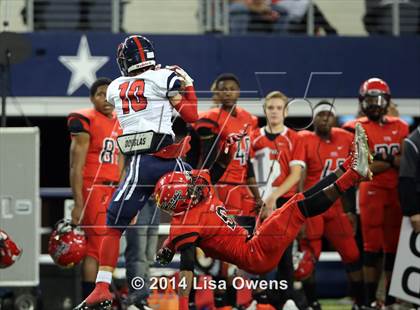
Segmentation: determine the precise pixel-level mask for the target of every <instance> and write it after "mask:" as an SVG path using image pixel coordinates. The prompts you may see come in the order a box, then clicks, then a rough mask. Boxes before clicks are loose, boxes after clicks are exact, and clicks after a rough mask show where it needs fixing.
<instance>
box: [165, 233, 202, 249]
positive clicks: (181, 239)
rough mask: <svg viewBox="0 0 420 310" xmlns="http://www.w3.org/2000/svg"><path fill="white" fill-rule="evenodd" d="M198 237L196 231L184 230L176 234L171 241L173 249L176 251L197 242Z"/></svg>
mask: <svg viewBox="0 0 420 310" xmlns="http://www.w3.org/2000/svg"><path fill="white" fill-rule="evenodd" d="M198 237H199V234H198V232H196V231H190V232H184V233H182V234H178V235H177V236H176V237H175V238H173V239H172V240H171V241H172V244H173V246H174V249H175V250H176V251H180V250H182V249H183V248H184V247H185V246H187V245H194V244H195V243H196V242H197V239H198Z"/></svg>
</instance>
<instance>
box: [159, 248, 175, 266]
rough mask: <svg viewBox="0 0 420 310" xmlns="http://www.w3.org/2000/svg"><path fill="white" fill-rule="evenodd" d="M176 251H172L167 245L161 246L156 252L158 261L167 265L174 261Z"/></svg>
mask: <svg viewBox="0 0 420 310" xmlns="http://www.w3.org/2000/svg"><path fill="white" fill-rule="evenodd" d="M174 255H175V253H174V252H172V251H171V249H169V248H167V247H163V248H160V249H159V251H157V253H156V261H157V262H158V263H159V264H161V265H162V266H165V265H167V264H169V263H170V262H171V261H172V258H174Z"/></svg>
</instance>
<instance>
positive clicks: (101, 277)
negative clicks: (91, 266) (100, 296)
mask: <svg viewBox="0 0 420 310" xmlns="http://www.w3.org/2000/svg"><path fill="white" fill-rule="evenodd" d="M111 281H112V272H110V271H103V270H99V271H98V275H97V276H96V283H98V282H105V283H108V284H111Z"/></svg>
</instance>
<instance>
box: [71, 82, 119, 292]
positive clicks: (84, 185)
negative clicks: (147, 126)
mask: <svg viewBox="0 0 420 310" xmlns="http://www.w3.org/2000/svg"><path fill="white" fill-rule="evenodd" d="M109 84H111V80H110V79H106V78H101V79H98V80H96V81H95V82H94V83H93V84H92V86H91V88H90V100H91V102H92V103H93V105H94V108H92V109H83V110H79V111H75V112H72V113H70V115H69V116H68V129H69V132H70V135H71V145H70V184H71V187H72V191H73V197H74V208H73V210H72V222H73V224H76V225H77V224H81V225H82V227H83V230H84V231H85V233H86V237H87V256H86V258H85V259H84V260H83V273H82V278H83V282H82V293H83V298H85V297H87V296H88V295H89V294H90V292H91V291H92V290H93V288H94V287H95V279H96V273H97V271H98V259H99V250H100V246H101V243H102V240H103V237H104V234H105V226H106V208H107V206H108V204H109V201H110V200H111V198H112V195H113V193H114V191H115V185H118V182H119V179H120V172H121V170H122V164H123V163H122V162H120V165H119V160H118V159H119V152H118V147H117V145H116V141H115V139H116V137H117V136H118V135H120V134H121V133H122V131H121V128H120V126H119V123H118V120H117V117H116V115H115V113H114V112H113V111H114V107H113V106H112V105H111V104H110V103H108V102H107V101H106V90H107V88H108V85H109Z"/></svg>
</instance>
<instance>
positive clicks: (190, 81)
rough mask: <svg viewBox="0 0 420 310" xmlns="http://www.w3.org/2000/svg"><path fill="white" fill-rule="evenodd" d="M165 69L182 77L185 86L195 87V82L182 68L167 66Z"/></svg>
mask: <svg viewBox="0 0 420 310" xmlns="http://www.w3.org/2000/svg"><path fill="white" fill-rule="evenodd" d="M165 68H166V69H169V70H172V71H174V72H175V73H176V74H178V75H179V76H180V77H182V79H183V80H184V82H185V86H192V85H193V83H194V80H193V79H192V78H191V77H190V76H189V75H188V73H187V72H185V70H184V69H182V68H181V67H180V66H177V65H172V66H166V67H165Z"/></svg>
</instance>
